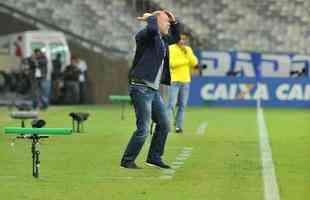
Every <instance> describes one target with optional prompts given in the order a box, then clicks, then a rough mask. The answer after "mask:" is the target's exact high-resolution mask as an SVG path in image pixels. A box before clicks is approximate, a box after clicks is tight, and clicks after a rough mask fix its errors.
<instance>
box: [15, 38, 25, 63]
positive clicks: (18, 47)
mask: <svg viewBox="0 0 310 200" xmlns="http://www.w3.org/2000/svg"><path fill="white" fill-rule="evenodd" d="M22 42H23V37H22V36H21V35H19V36H18V37H17V39H16V41H15V42H14V46H15V56H16V57H18V58H20V59H22V58H23V51H22Z"/></svg>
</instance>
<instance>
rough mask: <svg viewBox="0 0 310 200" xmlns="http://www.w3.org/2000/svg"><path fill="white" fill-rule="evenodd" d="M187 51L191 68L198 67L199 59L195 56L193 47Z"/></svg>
mask: <svg viewBox="0 0 310 200" xmlns="http://www.w3.org/2000/svg"><path fill="white" fill-rule="evenodd" d="M186 49H187V54H186V56H187V58H188V60H189V65H190V66H191V67H194V66H196V65H197V64H198V59H197V57H196V56H195V54H194V52H193V50H192V48H191V47H186Z"/></svg>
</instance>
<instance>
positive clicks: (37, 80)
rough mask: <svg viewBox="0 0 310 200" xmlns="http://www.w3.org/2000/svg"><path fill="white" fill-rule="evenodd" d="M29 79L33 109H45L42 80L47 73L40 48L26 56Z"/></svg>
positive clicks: (46, 102) (45, 98)
mask: <svg viewBox="0 0 310 200" xmlns="http://www.w3.org/2000/svg"><path fill="white" fill-rule="evenodd" d="M27 64H28V65H29V74H30V79H31V83H32V84H31V94H32V95H31V96H32V106H33V108H34V109H36V108H37V107H39V108H40V109H46V108H47V107H48V99H47V97H45V96H44V93H45V91H44V90H45V89H46V88H44V86H43V84H44V83H43V82H44V80H45V79H46V75H47V59H46V57H45V55H44V54H43V53H42V51H41V50H40V49H35V50H34V51H33V54H32V55H31V57H29V58H27Z"/></svg>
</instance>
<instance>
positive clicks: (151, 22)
mask: <svg viewBox="0 0 310 200" xmlns="http://www.w3.org/2000/svg"><path fill="white" fill-rule="evenodd" d="M156 15H158V13H156V12H155V13H153V14H151V13H145V14H144V15H143V16H142V17H138V18H137V19H138V20H140V21H146V22H147V25H146V29H144V30H142V31H140V32H139V33H138V34H137V35H136V40H147V39H149V38H152V37H154V36H155V35H158V34H159V29H158V24H157V17H156Z"/></svg>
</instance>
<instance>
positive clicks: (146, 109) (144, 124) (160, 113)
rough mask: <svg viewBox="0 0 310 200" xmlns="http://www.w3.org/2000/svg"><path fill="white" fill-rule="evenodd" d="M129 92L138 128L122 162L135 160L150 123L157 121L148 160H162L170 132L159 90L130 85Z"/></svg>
mask: <svg viewBox="0 0 310 200" xmlns="http://www.w3.org/2000/svg"><path fill="white" fill-rule="evenodd" d="M129 94H130V97H131V99H132V103H133V106H134V109H135V113H136V126H137V129H136V130H135V131H134V132H133V135H132V137H131V138H130V140H129V143H128V145H127V148H126V150H125V152H124V155H123V157H122V161H121V162H131V161H135V159H136V158H137V156H138V154H139V153H140V151H141V149H142V146H143V144H144V142H145V140H146V138H147V136H148V134H149V130H150V123H151V120H153V121H154V122H155V123H156V127H155V131H154V135H153V137H152V141H151V146H150V149H149V153H148V157H147V160H152V161H155V162H158V161H161V156H162V155H163V153H164V149H165V143H166V139H167V135H168V132H169V131H170V127H169V121H168V116H167V112H166V107H165V104H164V102H163V99H162V98H161V96H160V93H159V91H157V90H153V89H151V88H148V87H146V86H140V85H139V86H138V85H130V86H129Z"/></svg>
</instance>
